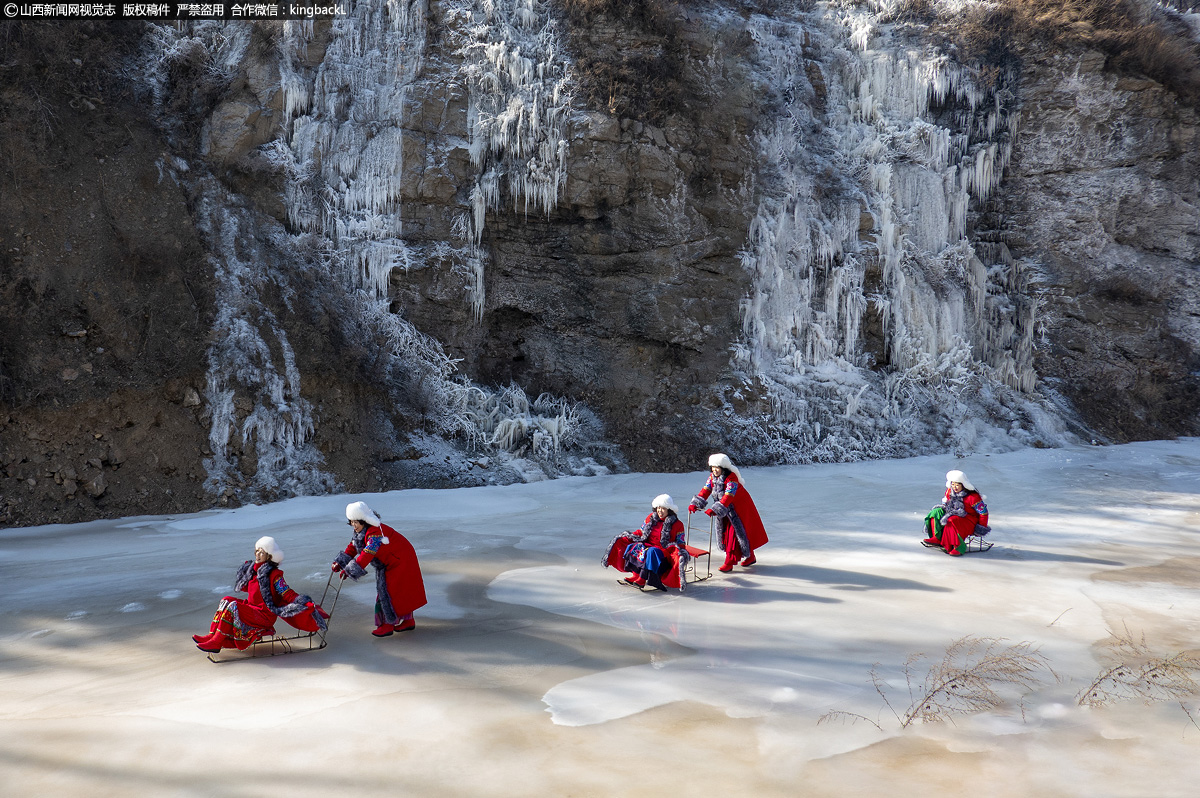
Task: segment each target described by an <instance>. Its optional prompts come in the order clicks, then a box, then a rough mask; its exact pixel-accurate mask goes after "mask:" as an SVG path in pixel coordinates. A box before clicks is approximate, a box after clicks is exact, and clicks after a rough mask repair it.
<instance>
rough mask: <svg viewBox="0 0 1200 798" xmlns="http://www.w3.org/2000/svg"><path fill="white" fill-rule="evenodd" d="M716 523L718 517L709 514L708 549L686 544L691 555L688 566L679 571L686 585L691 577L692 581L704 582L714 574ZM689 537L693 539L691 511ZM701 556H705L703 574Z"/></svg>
mask: <svg viewBox="0 0 1200 798" xmlns="http://www.w3.org/2000/svg"><path fill="white" fill-rule="evenodd" d="M716 523H717V522H716V519H715V518H713V517H712V516H709V518H708V548H707V549H702V548H699V547H697V546H692V545H689V544H685V545H684V548H685V549H687V553H688V555H689V557H688V563H687V567H686V568H684V569H683V570H682V571H680V573H679V579H680V581H681V582H682V583H683V584H684V585H686V584H687V583H688V581H689V579H690V581H692V582H703V581H704V580H705V579H712V575H713V570H712V547H713V534H714V532H715V530H716ZM687 539H688V540H691V539H692V514H691V513H688V528H687ZM701 557H703V558H704V573H703V575H702V574H701V572H700V558H701Z"/></svg>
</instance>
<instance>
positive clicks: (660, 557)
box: [600, 493, 688, 590]
mask: <svg viewBox="0 0 1200 798" xmlns="http://www.w3.org/2000/svg"><path fill="white" fill-rule="evenodd" d="M684 538H685V535H684V531H683V523H682V522H681V521H680V520H679V508H678V507H676V506H675V500H674V499H672V498H671V496H670V494H667V493H663V494H661V495H659V496H656V497H654V501H652V502H651V503H650V515H648V516H646V520H645V522H644V523H643V524H642V528H641V529H639V530H637V531H636V532H622V533H621V534H620V535H617V536H616V537H615V538H613V541H612V543H610V544H609V546H608V552H607V553H606V554H605V555H604V558H603V559H602V560H601V561H600V562H601V563H602V564H603V565H606V566H608V565H611V566H612V567H613V568H617V569H619V570H621V571H627V572H628V573H629V576H627V577H625V579H624V580H623V581H624V582H625V584H628V585H633V586H634V587H636V588H639V589H640V588H644V587H645V586H646V585H650V586H651V587H654V588H657V589H659V590H666V589H667V588H668V587H675V588H680V589H682V588H683V582H682V581H681V579H680V574H681V571H682V570H683V568H684V567H685V566H686V565H687V558H688V553H687V548H685V544H686V543H687V541H686V540H685V539H684Z"/></svg>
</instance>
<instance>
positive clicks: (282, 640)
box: [208, 573, 345, 665]
mask: <svg viewBox="0 0 1200 798" xmlns="http://www.w3.org/2000/svg"><path fill="white" fill-rule="evenodd" d="M344 582H345V580H344V579H342V578H340V577H339V576H338V574H336V573H330V574H329V579H328V581H326V583H325V592H324V593H322V594H321V600H320V601H318V602H317V606H318V607H321V608H322V609H325V599H326V598H328V596H329V594H330V590H332V591H333V603H332V604H330V605H329V608H328V609H325V612H326V613H327V615H328V617H326V619H325V628H324V629H322V630H320V631H316V632H296V633H295V634H289V635H271V636H270V637H264V638H262V639H261V640H255V641H254V642H253V643H251V644H250V645H249V646H247V647H246V648H245V649H243V650H242V651H237V649H222V650H221V651H220V652H218V653H217V654H209V655H208V661H209V662H215V663H217V664H218V665H219V664H220V663H222V662H236V661H237V660H248V659H258V658H260V657H278V656H280V655H282V654H300V653H303V652H305V651H320V650H321V649H323V648H325V646H326V645H328V643H327V642H326V640H325V636H326V635H328V634H329V624H330V623H331V622H332V621H333V611H334V609H335V608H336V607H337V600H338V596H339V595H341V593H342V584H343V583H344ZM226 651H230V652H237V653H238V654H240V655H241V656H231V657H226V658H224V659H217V658H216V657H217V656H219V655H220V654H224V653H225V652H226Z"/></svg>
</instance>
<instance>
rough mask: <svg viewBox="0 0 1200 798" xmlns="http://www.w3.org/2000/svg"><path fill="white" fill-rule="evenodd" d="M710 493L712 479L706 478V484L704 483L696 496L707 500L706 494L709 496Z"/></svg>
mask: <svg viewBox="0 0 1200 798" xmlns="http://www.w3.org/2000/svg"><path fill="white" fill-rule="evenodd" d="M710 493H712V477H709V478H708V482H705V483H704V487H703V488H701V489H700V492H699V493H697V494H696V495H697V496H699V497H700V498H701V499H707V498H708V494H710Z"/></svg>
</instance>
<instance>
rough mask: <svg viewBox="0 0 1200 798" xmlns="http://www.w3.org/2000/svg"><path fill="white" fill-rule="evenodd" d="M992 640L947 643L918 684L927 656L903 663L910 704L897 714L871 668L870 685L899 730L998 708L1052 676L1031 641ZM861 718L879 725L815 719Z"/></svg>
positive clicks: (828, 716) (829, 715)
mask: <svg viewBox="0 0 1200 798" xmlns="http://www.w3.org/2000/svg"><path fill="white" fill-rule="evenodd" d="M1004 643H1005V641H1004V640H1002V639H1000V638H995V637H974V636H967V637H962V638H959V639H958V640H955V641H954V642H953V643H951V644H950V645H949V646H948V647H947V648H946V652H945V654H943V655H942V658H941V660H940V661H939V662H937V663H935V664H934V665H933V666H932V667H930V668H929V670H928V671H927V672H926V673H925V676H924V678H923V679H922V680H921V681H919V682H918V681H917V680H916V677H915V674H914V667H915V666H916V664H917V663H918V662H920V661H921V660H923V659H924V658H925V655H924V654H915V655H913V656H911V657H909V658H908V660H907V661H905V663H904V677H905V680H906V682H907V683H908V698H909V703H908V706H907V708H905V709H904V710H903V711H899V710H897V709H896V707H895V706H894V705H893V704H892V702H891V700H890V699H889V698H888V691H887V687H886V685H885V684H884V683H883V680H882V678H881V677H880V675H879V673H878V672H877V671H876V670H875V669H872V670H871V683H872V684H874V685H875V690H876V692H878V693H879V696H880V697H881V698H882V699H883V703H884V705H885V706H886V707H887V709H888V710H890V711H891V713H892V714H893V715H894V716H895V717H896V720H897V722H898V723H899V724H900V727H901V728H908V727H909V726H911V725H913V724H914V723H917V722H921V723H938V722H941V721H944V720H949V719H951V718H952V717H953V716H955V715H969V714H972V713H975V712H986V711H988V710H994V709H1001V708H1003V707H1006V706H1008V705H1009V704H1010V703H1011V699H1010V696H1011V695H1012V693H1014V692H1022V693H1025V692H1028V691H1030V690H1032V689H1033V688H1034V687H1036V686H1037V685H1039V684H1041V683H1042V680H1043V677H1044V675H1045V674H1049V675H1050V676H1054V672H1053V671H1052V670H1050V667H1049V664H1048V662H1047V660H1046V657H1045V656H1043V655H1042V654H1041V652H1039V651H1038V650H1037V649H1036V648H1035V647H1034V646H1033V644H1032V643H1028V642H1023V643H1015V644H1012V645H1005V644H1004ZM829 720H849V721H850V722H855V721H858V720H865V721H867V722H868V723H871V724H872V725H874V726H875V727H877V728H880V729H882V727H881V726H880V725H879V724H878V723H876V722H875V721H873V720H871V719H870V718H867V717H865V716H863V715H857V714H855V713H852V712H843V711H841V710H834V711H832V712H827V713H825V714H824V715H822V716H821V717H820V718H819V719H818V721H817V722H818V723H821V722H824V721H829Z"/></svg>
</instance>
